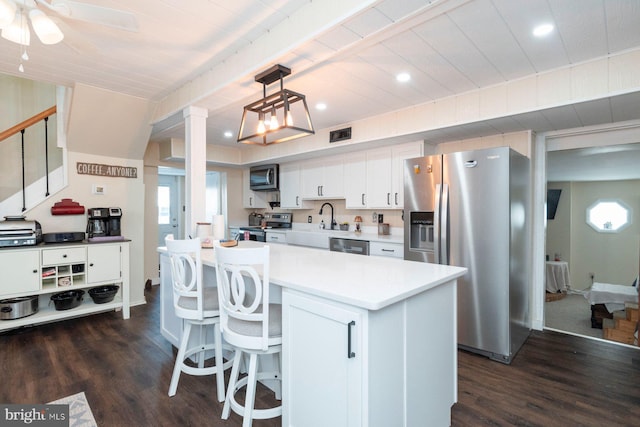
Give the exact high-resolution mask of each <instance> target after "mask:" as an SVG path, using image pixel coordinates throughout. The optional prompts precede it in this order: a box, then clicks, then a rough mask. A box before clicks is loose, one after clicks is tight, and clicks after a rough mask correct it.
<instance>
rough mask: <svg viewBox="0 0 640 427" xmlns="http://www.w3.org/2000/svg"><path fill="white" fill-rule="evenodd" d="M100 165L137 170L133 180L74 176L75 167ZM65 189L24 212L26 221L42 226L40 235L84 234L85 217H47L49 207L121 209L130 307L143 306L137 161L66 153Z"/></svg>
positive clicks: (140, 172) (139, 166)
mask: <svg viewBox="0 0 640 427" xmlns="http://www.w3.org/2000/svg"><path fill="white" fill-rule="evenodd" d="M77 162H87V163H100V164H108V165H117V166H131V167H135V168H137V170H138V177H137V178H110V177H102V176H92V175H79V174H77V173H76V163H77ZM68 165H69V168H68V185H67V187H65V188H64V189H63V190H62V191H60V192H59V193H56V194H54V195H53V196H52V197H51V198H49V199H48V200H46V201H45V202H43V203H41V204H40V205H38V206H36V207H34V208H33V209H30V210H29V211H28V212H26V215H27V218H28V219H31V220H36V221H38V222H40V224H41V225H42V231H43V233H53V232H72V231H81V232H84V231H85V230H86V226H87V215H86V213H85V214H84V215H51V207H52V206H53V204H54V203H55V202H57V201H60V200H61V199H63V198H69V199H73V200H74V201H76V202H78V203H80V204H81V205H82V206H84V207H85V210H86V209H88V208H94V207H119V208H121V209H122V235H123V236H125V237H126V238H127V239H130V240H131V244H130V245H131V249H130V256H131V259H130V264H131V270H130V273H131V276H130V280H131V292H130V295H131V304H133V305H136V304H143V303H144V302H145V298H144V280H143V265H142V264H141V263H140V262H137V261H136V260H138V259H141V258H142V253H143V250H144V247H143V239H144V235H145V220H144V204H143V203H142V200H144V183H143V178H142V176H143V165H142V161H141V160H131V159H121V158H115V157H104V156H95V155H88V154H81V153H74V152H69V153H68ZM94 184H95V185H100V186H103V187H104V188H105V192H104V195H95V194H93V193H92V190H93V185H94Z"/></svg>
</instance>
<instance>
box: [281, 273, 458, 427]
mask: <svg viewBox="0 0 640 427" xmlns="http://www.w3.org/2000/svg"><path fill="white" fill-rule="evenodd" d="M455 299H456V285H455V282H452V283H450V284H447V285H441V286H437V287H435V288H432V289H430V290H427V291H425V292H423V293H420V294H418V295H415V296H412V297H410V298H408V299H406V300H403V301H400V302H398V303H395V304H392V305H389V306H386V307H384V308H382V309H380V310H365V309H362V308H358V307H355V306H351V305H346V304H342V303H339V302H335V301H331V300H328V299H324V298H321V297H317V296H313V295H309V294H305V293H303V292H301V291H296V290H293V289H290V288H285V289H283V291H282V320H283V322H282V327H283V331H282V337H283V344H282V366H283V369H284V371H283V375H282V378H283V385H282V402H283V405H284V406H283V413H282V425H286V426H305V427H324V426H331V427H347V426H349V427H351V426H354V427H355V426H369V427H388V426H396V425H398V426H402V425H404V426H448V425H451V407H452V405H453V404H454V403H455V402H456V400H457V363H458V360H457V342H456V329H455V328H456V320H455V319H456V310H455V307H456V305H455Z"/></svg>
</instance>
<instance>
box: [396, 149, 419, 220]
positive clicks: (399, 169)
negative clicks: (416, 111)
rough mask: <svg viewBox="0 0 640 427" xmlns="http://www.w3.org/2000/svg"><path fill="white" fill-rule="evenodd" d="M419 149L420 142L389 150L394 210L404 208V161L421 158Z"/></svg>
mask: <svg viewBox="0 0 640 427" xmlns="http://www.w3.org/2000/svg"><path fill="white" fill-rule="evenodd" d="M421 147H422V143H421V142H412V143H407V144H401V145H398V146H394V147H393V148H392V150H391V196H392V197H391V204H392V207H393V208H395V209H402V208H403V207H404V161H405V160H406V159H411V158H414V157H420V156H422V148H421Z"/></svg>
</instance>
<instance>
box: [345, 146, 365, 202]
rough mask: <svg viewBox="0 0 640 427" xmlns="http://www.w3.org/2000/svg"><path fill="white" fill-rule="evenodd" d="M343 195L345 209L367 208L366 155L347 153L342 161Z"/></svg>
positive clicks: (362, 153) (363, 153)
mask: <svg viewBox="0 0 640 427" xmlns="http://www.w3.org/2000/svg"><path fill="white" fill-rule="evenodd" d="M344 193H345V199H346V200H345V207H346V208H347V209H363V208H366V207H367V154H366V152H357V153H349V154H347V155H346V156H345V161H344Z"/></svg>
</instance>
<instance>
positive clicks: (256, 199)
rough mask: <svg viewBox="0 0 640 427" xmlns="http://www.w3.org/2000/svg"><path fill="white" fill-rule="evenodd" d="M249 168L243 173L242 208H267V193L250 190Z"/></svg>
mask: <svg viewBox="0 0 640 427" xmlns="http://www.w3.org/2000/svg"><path fill="white" fill-rule="evenodd" d="M249 182H250V180H249V168H247V169H245V170H243V171H242V207H244V208H250V209H260V208H266V207H267V206H268V205H269V203H268V202H267V193H266V192H263V191H251V189H250V188H249Z"/></svg>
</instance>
